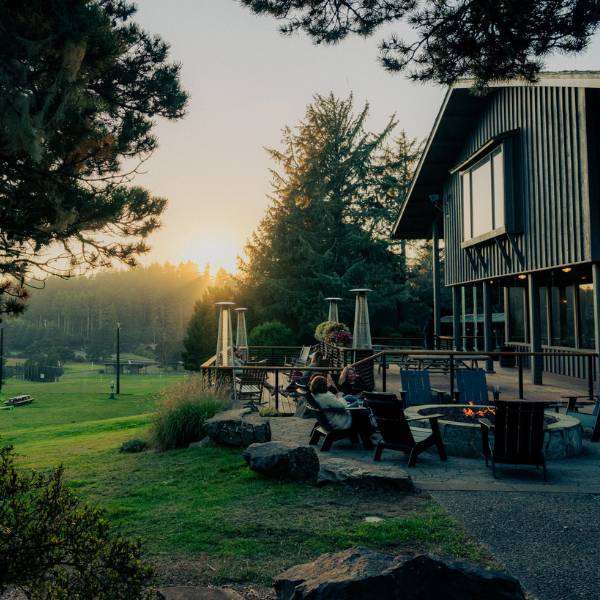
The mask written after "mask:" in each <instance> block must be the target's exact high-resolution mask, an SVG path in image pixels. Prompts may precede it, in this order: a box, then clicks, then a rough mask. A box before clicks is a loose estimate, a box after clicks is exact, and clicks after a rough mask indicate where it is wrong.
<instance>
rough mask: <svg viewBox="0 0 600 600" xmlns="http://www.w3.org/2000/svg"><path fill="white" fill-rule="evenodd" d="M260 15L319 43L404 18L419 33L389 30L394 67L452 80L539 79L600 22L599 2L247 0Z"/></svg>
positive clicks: (388, 62)
mask: <svg viewBox="0 0 600 600" xmlns="http://www.w3.org/2000/svg"><path fill="white" fill-rule="evenodd" d="M242 3H243V4H245V5H247V6H249V7H250V8H251V9H252V10H253V11H254V12H256V13H258V14H264V13H266V14H271V15H273V16H274V17H276V18H277V19H279V20H281V21H282V22H283V25H282V27H281V30H282V31H283V32H284V33H292V32H294V31H297V30H302V31H304V32H306V33H307V34H308V35H309V36H310V37H311V38H313V40H315V42H316V43H329V44H331V43H336V42H338V41H340V40H342V39H344V38H345V37H347V36H348V35H352V34H357V35H361V36H369V35H372V34H373V33H374V32H375V31H376V30H377V29H380V28H382V27H387V28H388V30H389V27H390V24H392V25H393V24H399V23H400V22H404V23H405V24H407V25H408V26H410V27H411V28H412V29H413V31H414V35H413V36H411V37H412V39H411V40H410V41H405V40H403V39H402V38H400V37H399V36H398V35H396V34H391V35H389V37H387V38H386V39H384V40H383V41H382V42H381V44H380V50H381V55H380V60H381V62H382V64H383V66H384V67H385V68H386V69H388V70H390V71H406V72H408V74H409V75H410V76H411V77H412V78H413V79H417V80H426V81H437V82H439V83H443V84H449V83H454V82H455V81H456V80H457V79H458V78H459V77H464V76H473V77H475V78H476V79H477V81H478V83H479V85H480V86H484V85H485V84H487V83H489V82H490V81H494V80H500V79H508V78H511V77H525V78H527V79H534V78H535V76H536V74H537V73H538V72H539V71H540V69H541V68H542V66H543V61H544V59H545V58H546V57H547V56H548V55H551V54H553V53H578V52H582V51H583V50H584V49H585V48H586V47H587V45H588V43H589V41H590V39H591V37H592V35H593V34H594V33H595V32H596V31H597V29H598V25H599V24H600V3H598V1H597V0H493V1H484V0H424V1H422V2H415V0H345V1H344V2H340V1H339V0H294V1H293V2H291V1H290V0H242Z"/></svg>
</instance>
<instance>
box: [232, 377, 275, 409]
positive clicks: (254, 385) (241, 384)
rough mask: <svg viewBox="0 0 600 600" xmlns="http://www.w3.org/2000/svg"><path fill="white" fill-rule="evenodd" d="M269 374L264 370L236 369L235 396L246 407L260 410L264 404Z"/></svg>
mask: <svg viewBox="0 0 600 600" xmlns="http://www.w3.org/2000/svg"><path fill="white" fill-rule="evenodd" d="M266 378H267V372H266V371H264V370H262V369H242V370H241V371H238V370H237V369H236V378H235V394H236V398H237V399H238V400H240V401H241V402H244V406H247V407H249V408H252V409H254V410H258V406H257V405H258V404H261V403H262V395H263V390H264V387H265V380H266Z"/></svg>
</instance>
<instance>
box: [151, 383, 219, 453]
mask: <svg viewBox="0 0 600 600" xmlns="http://www.w3.org/2000/svg"><path fill="white" fill-rule="evenodd" d="M161 395H162V399H163V402H162V406H161V407H160V409H159V411H158V413H157V414H156V417H155V418H154V424H153V427H152V433H151V435H152V442H153V445H154V446H156V447H157V448H158V449H159V450H173V449H175V448H185V447H187V446H188V445H189V444H191V443H192V442H197V441H198V440H200V439H202V438H203V437H204V436H205V435H206V431H205V423H206V421H207V419H210V418H211V417H213V416H214V415H215V414H216V413H218V412H220V411H222V410H225V409H226V408H227V406H228V403H229V402H228V400H227V395H226V393H225V391H224V390H219V389H216V388H214V387H211V386H207V385H206V384H205V383H204V381H203V380H202V378H201V377H199V376H193V377H188V378H187V379H185V380H184V381H181V382H179V383H176V384H174V385H172V386H169V387H168V388H166V389H165V390H163V392H162V393H161Z"/></svg>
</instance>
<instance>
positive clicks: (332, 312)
mask: <svg viewBox="0 0 600 600" xmlns="http://www.w3.org/2000/svg"><path fill="white" fill-rule="evenodd" d="M325 300H327V302H329V316H328V317H327V320H328V321H335V322H336V323H339V322H340V316H339V313H338V302H341V301H342V298H325Z"/></svg>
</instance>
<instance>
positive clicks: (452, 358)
mask: <svg viewBox="0 0 600 600" xmlns="http://www.w3.org/2000/svg"><path fill="white" fill-rule="evenodd" d="M419 356H424V357H425V356H431V357H439V359H440V360H442V359H447V368H445V371H446V372H447V373H448V376H449V379H450V397H452V398H453V397H454V392H455V378H454V374H455V371H456V368H457V366H458V365H457V362H462V361H463V359H466V360H469V357H471V359H472V357H475V356H476V357H480V356H481V357H487V358H488V359H489V360H491V361H497V360H500V359H501V358H502V357H504V358H509V359H512V360H515V361H516V369H517V377H518V390H519V398H523V388H524V368H525V362H526V360H527V361H530V360H531V359H532V358H538V359H539V360H541V361H544V360H547V359H549V358H552V357H555V356H556V357H558V356H560V357H570V356H573V357H578V358H580V359H584V360H586V361H587V384H588V396H589V399H590V400H592V399H593V398H594V396H595V386H594V362H595V360H596V359H597V357H598V355H597V354H596V353H595V352H562V351H561V352H550V351H543V352H478V351H477V352H476V351H473V352H463V351H459V350H410V351H407V350H382V351H381V352H377V353H375V354H373V355H372V356H368V357H366V358H363V359H361V360H359V361H357V362H355V363H353V364H352V366H353V367H354V368H355V369H357V370H359V369H360V368H361V367H362V368H364V366H365V365H368V366H370V367H371V368H374V366H375V365H376V364H380V365H381V372H382V391H383V392H385V391H387V370H388V364H389V363H390V362H391V360H390V359H396V361H395V362H400V363H401V365H402V364H403V363H404V365H405V366H408V365H409V364H410V361H409V357H410V358H412V359H414V358H415V357H417V358H418V357H419ZM398 359H403V360H401V361H398Z"/></svg>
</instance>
